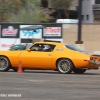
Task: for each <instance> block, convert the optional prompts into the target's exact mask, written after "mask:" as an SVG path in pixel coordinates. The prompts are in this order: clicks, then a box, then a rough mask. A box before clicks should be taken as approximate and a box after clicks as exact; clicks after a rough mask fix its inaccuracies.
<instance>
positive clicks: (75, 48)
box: [65, 45, 84, 52]
mask: <svg viewBox="0 0 100 100" xmlns="http://www.w3.org/2000/svg"><path fill="white" fill-rule="evenodd" d="M65 46H66V47H67V48H68V49H71V50H75V51H80V52H84V51H83V50H81V49H80V48H78V47H76V46H73V45H65Z"/></svg>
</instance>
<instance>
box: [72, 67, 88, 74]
mask: <svg viewBox="0 0 100 100" xmlns="http://www.w3.org/2000/svg"><path fill="white" fill-rule="evenodd" d="M73 72H74V73H75V74H83V73H84V72H86V69H77V68H74V69H73Z"/></svg>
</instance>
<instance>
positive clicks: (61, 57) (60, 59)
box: [56, 57, 75, 67]
mask: <svg viewBox="0 0 100 100" xmlns="http://www.w3.org/2000/svg"><path fill="white" fill-rule="evenodd" d="M61 59H68V60H70V61H71V62H72V64H73V67H75V65H74V63H73V61H72V60H71V59H69V58H66V57H61V58H58V59H57V60H56V67H57V63H58V61H59V60H61Z"/></svg>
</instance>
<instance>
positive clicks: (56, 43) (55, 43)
mask: <svg viewBox="0 0 100 100" xmlns="http://www.w3.org/2000/svg"><path fill="white" fill-rule="evenodd" d="M36 43H41V44H53V45H58V44H63V43H59V42H35V44H36Z"/></svg>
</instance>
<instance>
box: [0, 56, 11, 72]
mask: <svg viewBox="0 0 100 100" xmlns="http://www.w3.org/2000/svg"><path fill="white" fill-rule="evenodd" d="M10 67H11V64H10V61H9V59H8V58H7V57H5V56H0V71H1V72H4V71H8V70H9V69H10Z"/></svg>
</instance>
